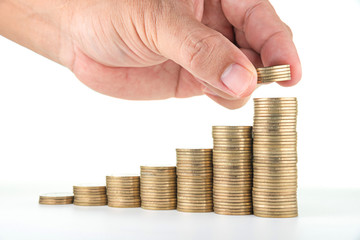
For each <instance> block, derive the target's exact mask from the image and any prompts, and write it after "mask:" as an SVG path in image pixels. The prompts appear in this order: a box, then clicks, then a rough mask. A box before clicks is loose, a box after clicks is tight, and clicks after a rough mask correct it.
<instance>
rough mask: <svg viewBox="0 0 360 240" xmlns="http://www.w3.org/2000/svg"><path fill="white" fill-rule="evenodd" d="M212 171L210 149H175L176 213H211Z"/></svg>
mask: <svg viewBox="0 0 360 240" xmlns="http://www.w3.org/2000/svg"><path fill="white" fill-rule="evenodd" d="M212 171H213V168H212V149H176V173H177V210H178V211H181V212H212V211H213V198H212V194H213V193H212V181H213V179H212V176H213V172H212Z"/></svg>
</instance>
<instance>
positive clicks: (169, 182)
mask: <svg viewBox="0 0 360 240" xmlns="http://www.w3.org/2000/svg"><path fill="white" fill-rule="evenodd" d="M140 170H141V173H140V196H141V207H142V208H144V209H149V210H171V209H176V167H151V166H141V167H140Z"/></svg>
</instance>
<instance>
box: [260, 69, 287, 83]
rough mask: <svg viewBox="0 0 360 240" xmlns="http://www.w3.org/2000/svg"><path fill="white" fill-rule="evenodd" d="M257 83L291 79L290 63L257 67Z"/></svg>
mask: <svg viewBox="0 0 360 240" xmlns="http://www.w3.org/2000/svg"><path fill="white" fill-rule="evenodd" d="M256 70H257V74H258V83H260V84H261V83H271V82H282V81H289V80H291V72H290V65H279V66H272V67H264V68H257V69H256Z"/></svg>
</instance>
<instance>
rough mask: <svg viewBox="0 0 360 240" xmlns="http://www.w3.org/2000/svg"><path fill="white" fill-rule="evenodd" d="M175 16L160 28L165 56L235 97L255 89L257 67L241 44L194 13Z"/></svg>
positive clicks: (242, 95) (160, 42) (159, 48)
mask: <svg viewBox="0 0 360 240" xmlns="http://www.w3.org/2000/svg"><path fill="white" fill-rule="evenodd" d="M171 19H172V20H171V21H170V23H169V22H168V23H167V24H166V26H163V27H160V26H159V27H158V29H157V32H158V35H157V40H158V50H159V52H160V53H161V54H162V55H163V56H165V57H166V58H168V59H171V60H173V61H175V62H176V63H178V64H179V65H181V66H182V67H183V68H185V69H186V70H188V71H189V72H190V73H191V74H192V75H194V76H195V77H196V78H198V79H201V80H202V81H204V82H206V83H208V84H209V85H211V86H212V87H214V88H216V89H218V90H220V91H221V92H224V93H227V94H229V95H231V96H233V97H236V98H241V97H246V96H249V95H250V94H251V93H252V92H253V91H254V90H255V88H256V83H257V74H256V70H255V68H254V66H253V65H252V63H251V62H250V61H249V59H248V58H247V57H246V56H245V55H244V54H243V53H242V52H241V50H240V49H239V48H238V47H236V46H235V45H234V44H233V43H232V42H230V41H229V40H228V39H227V38H226V37H224V36H223V35H222V34H221V33H219V32H217V31H215V30H213V29H211V28H209V27H207V26H205V25H203V24H202V23H200V22H199V21H197V20H196V19H195V18H193V17H192V16H186V17H184V16H181V19H180V18H179V19H176V20H174V17H172V18H171Z"/></svg>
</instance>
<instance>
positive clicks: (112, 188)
mask: <svg viewBox="0 0 360 240" xmlns="http://www.w3.org/2000/svg"><path fill="white" fill-rule="evenodd" d="M106 193H107V198H108V206H109V207H117V208H135V207H140V203H141V201H140V177H139V176H106Z"/></svg>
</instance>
